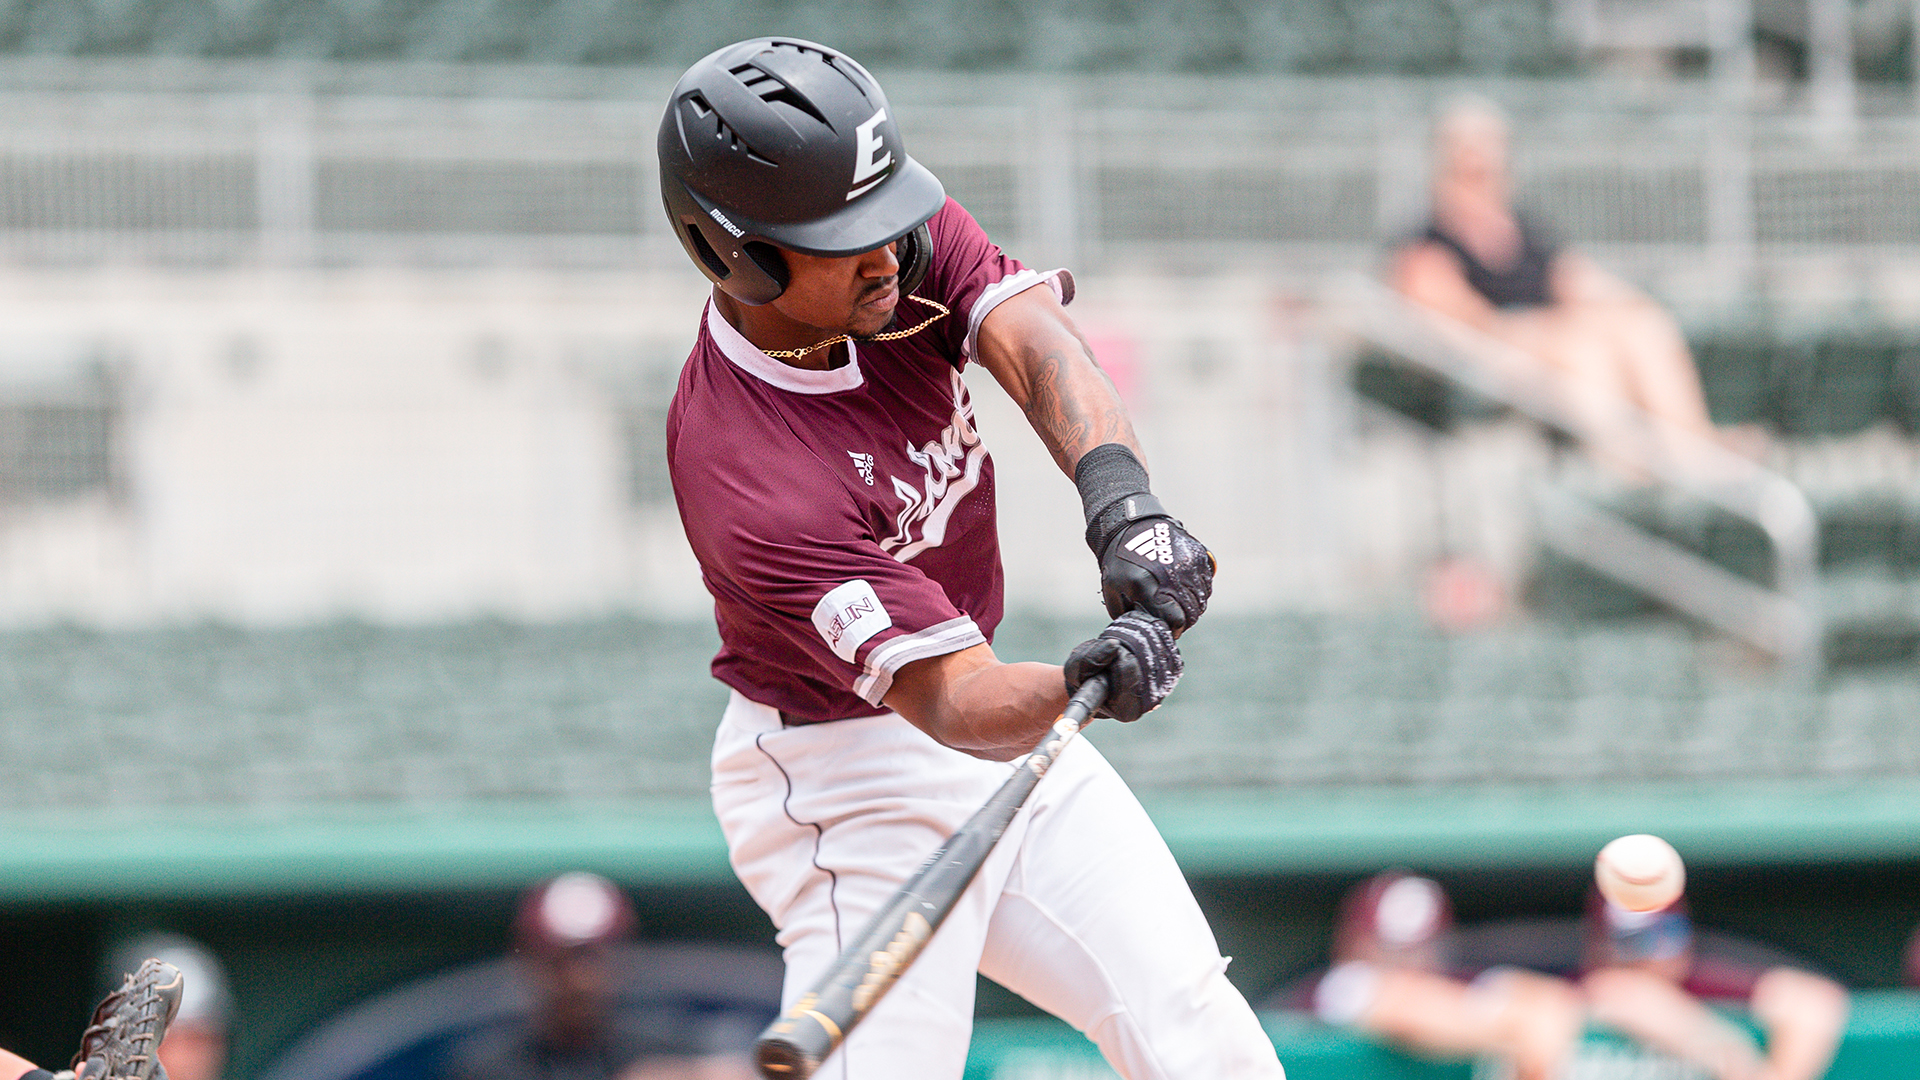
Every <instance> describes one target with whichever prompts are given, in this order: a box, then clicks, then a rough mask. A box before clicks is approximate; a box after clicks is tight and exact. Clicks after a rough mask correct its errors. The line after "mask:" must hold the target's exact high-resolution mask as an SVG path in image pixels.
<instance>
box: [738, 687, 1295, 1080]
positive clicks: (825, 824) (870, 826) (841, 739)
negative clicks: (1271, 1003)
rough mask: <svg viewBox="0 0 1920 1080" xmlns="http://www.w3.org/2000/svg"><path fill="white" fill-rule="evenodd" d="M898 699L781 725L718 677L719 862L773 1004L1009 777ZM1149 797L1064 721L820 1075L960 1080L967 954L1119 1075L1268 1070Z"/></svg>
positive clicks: (1274, 1066) (1249, 1079)
mask: <svg viewBox="0 0 1920 1080" xmlns="http://www.w3.org/2000/svg"><path fill="white" fill-rule="evenodd" d="M1009 772H1010V767H1009V766H1008V765H1005V764H1001V763H997V762H991V761H983V760H980V759H978V758H973V757H969V756H967V755H965V754H962V753H960V752H958V751H956V750H950V749H948V748H947V747H944V746H941V745H940V744H938V743H936V742H934V741H933V740H932V739H931V738H929V737H928V736H927V735H925V734H924V733H922V732H921V731H920V730H919V729H918V728H915V727H914V726H913V725H911V724H909V723H908V722H907V721H906V720H904V719H902V718H901V717H900V716H898V715H896V714H892V713H889V714H887V715H885V716H877V717H870V718H866V719H860V720H841V721H836V722H834V723H829V724H814V725H809V726H803V727H792V728H787V727H782V725H781V723H780V717H779V714H778V713H777V712H776V711H775V710H773V709H771V708H768V707H766V706H764V705H760V704H757V703H755V702H752V701H749V700H747V699H746V698H745V697H742V696H741V695H740V694H738V693H736V694H734V695H733V697H732V700H731V701H730V702H729V703H728V705H727V710H726V714H725V716H724V717H723V718H722V720H721V723H720V730H719V734H718V737H717V738H716V739H715V741H714V748H713V802H714V809H715V810H716V811H717V812H718V813H719V817H720V825H721V828H722V829H723V830H724V831H725V832H726V836H727V847H728V850H729V852H730V855H731V858H732V861H733V868H734V871H735V872H736V873H737V874H739V876H740V881H741V882H742V883H743V884H744V885H745V886H746V887H747V891H748V892H750V893H751V894H752V895H753V898H754V900H756V901H757V902H758V903H759V904H760V906H761V907H762V908H764V909H765V910H766V912H767V914H768V915H769V916H771V917H772V919H773V923H774V925H775V926H776V927H778V928H779V935H778V940H779V942H780V945H781V947H782V948H783V949H784V950H785V953H786V964H787V972H786V986H785V990H784V992H783V995H782V1006H783V1007H784V1006H786V1005H790V1004H792V1002H793V1001H794V1000H795V999H797V998H798V997H799V996H800V995H801V994H803V993H805V992H806V991H807V990H808V989H810V988H811V987H812V985H813V983H814V982H816V981H817V980H818V979H819V978H820V976H821V975H822V974H823V973H824V972H825V971H826V969H827V968H828V967H829V966H830V965H831V964H832V962H833V961H834V959H835V958H837V957H838V956H839V955H840V953H841V951H842V949H843V948H844V946H845V945H846V944H847V942H848V941H849V940H850V939H851V938H852V937H853V936H855V935H857V934H858V933H859V932H860V929H861V928H862V927H863V926H865V924H866V921H867V919H868V918H869V917H870V916H871V915H872V914H873V913H874V912H875V911H876V910H878V909H879V907H880V906H881V905H882V904H884V903H885V902H886V901H887V899H888V898H889V897H891V896H892V895H893V893H894V891H895V890H897V889H898V888H899V887H900V885H901V884H902V883H903V882H905V881H906V879H907V877H908V876H910V875H911V874H912V873H913V872H914V871H915V870H917V869H918V868H919V866H920V864H921V861H922V860H924V859H925V858H926V856H927V855H928V854H930V853H931V852H932V851H933V849H934V848H935V847H936V846H938V845H939V843H940V842H941V841H942V840H944V839H946V837H947V835H948V834H950V833H951V832H953V830H954V829H956V828H958V827H959V826H960V824H961V823H962V822H964V821H965V820H966V819H967V818H968V817H969V816H971V815H972V814H973V812H974V811H975V810H976V809H978V808H979V806H980V804H981V803H983V802H985V801H986V799H987V797H988V796H989V795H991V794H992V793H993V792H994V791H995V790H996V789H997V788H998V787H999V786H1000V784H1001V783H1002V782H1003V781H1004V780H1005V779H1006V778H1007V776H1008V775H1009ZM1226 967H1227V961H1226V960H1224V959H1222V958H1221V956H1220V947H1219V945H1218V944H1217V943H1216V942H1215V941H1214V938H1213V931H1212V930H1211V929H1209V928H1208V926H1207V922H1206V918H1205V916H1203V915H1202V914H1201V912H1200V908H1199V905H1198V904H1196V903H1195V902H1194V899H1193V893H1192V891H1191V890H1189V889H1188V888H1187V882H1186V879H1185V878H1184V877H1183V876H1182V875H1181V873H1180V868H1179V866H1178V865H1177V864H1175V862H1174V861H1173V856H1172V854H1171V853H1170V852H1168V850H1167V846H1166V843H1165V841H1163V840H1162V839H1161V838H1160V834H1159V832H1158V831H1157V830H1156V829H1155V828H1154V827H1153V822H1152V821H1150V820H1149V819H1148V818H1147V814H1146V811H1144V810H1143V809H1141V807H1140V803H1139V801H1138V800H1137V799H1135V798H1134V796H1133V793H1132V792H1131V791H1129V790H1128V789H1127V786H1126V783H1125V782H1124V781H1122V780H1121V779H1120V777H1119V775H1118V774H1117V773H1115V772H1114V771H1113V767H1112V766H1111V765H1109V764H1107V760H1106V758H1104V757H1103V756H1101V754H1100V752H1099V750H1098V749H1096V748H1095V747H1094V746H1093V745H1092V744H1090V743H1087V742H1086V741H1085V740H1076V741H1075V742H1074V744H1073V745H1071V746H1069V747H1068V748H1067V749H1066V750H1065V751H1063V752H1062V754H1061V756H1060V759H1059V760H1058V761H1057V762H1055V764H1054V765H1053V767H1052V768H1051V769H1050V770H1049V771H1048V773H1047V775H1046V777H1045V778H1044V779H1042V780H1041V781H1040V784H1039V787H1038V788H1036V789H1035V791H1034V793H1033V795H1032V797H1031V798H1029V799H1028V800H1027V805H1026V806H1025V808H1023V809H1022V810H1021V811H1020V814H1019V815H1018V816H1017V817H1015V818H1014V820H1013V824H1012V825H1011V826H1010V827H1009V828H1008V829H1007V832H1006V835H1005V836H1004V837H1003V838H1002V839H1001V841H1000V844H999V846H998V847H997V848H995V849H994V852H993V854H992V855H991V856H990V857H989V858H988V860H987V863H986V865H985V866H984V867H983V868H982V869H981V871H980V874H979V876H978V877H976V878H975V879H974V881H973V884H972V885H971V886H970V887H969V888H968V889H967V891H966V893H965V894H964V895H963V896H962V897H961V899H960V902H959V904H958V905H957V906H956V907H955V909H954V910H953V913H952V914H950V915H949V916H948V917H947V921H946V922H945V924H943V925H942V926H941V928H940V931H939V933H937V934H935V935H934V937H933V940H932V941H931V942H930V943H929V944H928V945H927V948H926V951H924V952H923V953H921V954H920V958H919V960H918V961H916V962H915V963H914V965H913V966H912V967H911V968H909V969H908V970H907V973H906V974H905V975H904V976H902V977H901V979H900V981H899V982H898V983H897V984H895V986H894V988H893V990H892V991H891V992H890V993H889V994H888V995H887V996H886V997H885V998H883V999H882V1000H881V1002H880V1004H878V1005H876V1006H875V1007H874V1009H873V1012H872V1013H871V1014H870V1015H869V1016H868V1017H867V1019H866V1020H865V1021H864V1022H863V1023H862V1024H861V1025H860V1026H859V1027H858V1028H855V1029H854V1032H853V1034H852V1035H851V1036H850V1037H849V1038H848V1040H847V1042H846V1044H845V1045H844V1046H842V1047H841V1048H840V1050H839V1051H838V1052H837V1053H835V1054H834V1055H833V1056H832V1057H831V1058H829V1059H828V1061H827V1063H826V1064H825V1065H824V1066H822V1068H821V1070H820V1071H819V1072H818V1073H816V1074H815V1075H816V1076H819V1077H821V1078H822V1080H908V1078H912V1080H959V1078H960V1076H961V1073H962V1071H963V1069H964V1067H965V1064H966V1057H967V1044H968V1041H969V1039H970V1037H971V1034H972V1028H973V995H974V972H975V970H976V969H977V970H978V971H980V972H981V973H982V974H984V975H986V976H987V977H988V978H990V979H992V980H994V981H995V982H997V983H1000V984H1001V985H1002V986H1005V987H1007V988H1008V989H1010V990H1013V991H1014V992H1015V993H1018V994H1019V995H1021V996H1022V997H1024V998H1026V999H1027V1000H1028V1001H1031V1002H1033V1003H1034V1004H1035V1005H1037V1006H1039V1007H1040V1008H1043V1009H1045V1010H1047V1011H1048V1012H1050V1013H1053V1014H1054V1015H1055V1016H1058V1017H1060V1018H1061V1019H1063V1020H1065V1021H1066V1022H1068V1023H1069V1024H1072V1025H1073V1026H1074V1027H1075V1028H1077V1029H1078V1030H1080V1031H1082V1032H1084V1033H1085V1034H1086V1035H1087V1037H1088V1038H1090V1039H1092V1040H1093V1041H1094V1042H1095V1043H1097V1044H1098V1045H1099V1047H1100V1052H1101V1053H1102V1054H1104V1055H1105V1056H1106V1059H1107V1062H1108V1063H1109V1064H1111V1065H1112V1066H1113V1068H1114V1069H1115V1070H1116V1071H1118V1072H1119V1073H1120V1075H1121V1076H1123V1077H1126V1078H1127V1080H1282V1078H1283V1075H1284V1074H1283V1073H1282V1071H1281V1068H1280V1062H1279V1059H1278V1058H1277V1057H1276V1056H1275V1054H1274V1051H1273V1044H1272V1043H1271V1042H1269V1041H1268V1039H1267V1037H1266V1034H1265V1032H1263V1031H1262V1030H1261V1028H1260V1024H1259V1021H1258V1020H1257V1019H1255V1017H1254V1015H1253V1010H1252V1009H1250V1008H1249V1007H1248V1006H1247V1003H1246V1000H1245V999H1244V998H1243V997H1241V995H1240V992H1239V991H1238V990H1236V989H1235V988H1234V987H1233V984H1232V983H1230V982H1228V981H1227V978H1226V974H1225V971H1226Z"/></svg>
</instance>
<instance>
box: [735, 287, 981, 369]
mask: <svg viewBox="0 0 1920 1080" xmlns="http://www.w3.org/2000/svg"><path fill="white" fill-rule="evenodd" d="M906 299H908V300H916V301H918V302H920V303H922V304H925V305H927V306H928V307H930V308H932V309H933V310H934V314H933V315H932V316H930V317H929V318H928V319H927V320H926V321H925V322H923V323H921V324H920V325H919V326H916V327H914V328H913V329H911V330H889V331H887V332H886V333H884V334H875V335H873V336H872V337H863V338H857V339H856V338H855V337H854V336H853V335H852V334H841V335H840V336H839V337H830V338H828V339H827V340H825V341H823V342H821V343H820V344H818V345H809V346H807V347H806V348H804V349H762V350H761V351H762V352H764V353H766V354H767V355H768V356H771V357H773V358H774V359H776V360H798V359H799V358H800V357H802V356H805V355H807V354H808V353H810V352H819V351H820V350H821V349H825V348H828V347H830V346H833V345H838V344H840V343H841V342H843V341H855V340H858V341H899V340H900V339H901V338H903V337H912V336H913V335H915V334H917V333H919V332H920V331H922V330H925V329H926V328H927V327H929V326H932V325H933V324H934V323H937V322H939V321H940V320H941V319H944V318H946V317H947V316H948V315H950V314H952V312H950V311H948V310H947V309H946V308H945V307H944V306H942V305H941V304H939V303H938V302H936V301H933V300H929V299H927V298H926V297H924V296H914V295H912V294H908V295H907V297H906Z"/></svg>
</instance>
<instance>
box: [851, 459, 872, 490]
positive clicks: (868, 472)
mask: <svg viewBox="0 0 1920 1080" xmlns="http://www.w3.org/2000/svg"><path fill="white" fill-rule="evenodd" d="M847 456H848V457H850V458H852V459H853V467H854V469H855V470H857V471H858V472H859V473H860V479H862V480H865V481H866V482H867V486H868V487H872V486H873V455H872V454H856V453H854V452H853V451H851V450H849V451H847Z"/></svg>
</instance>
